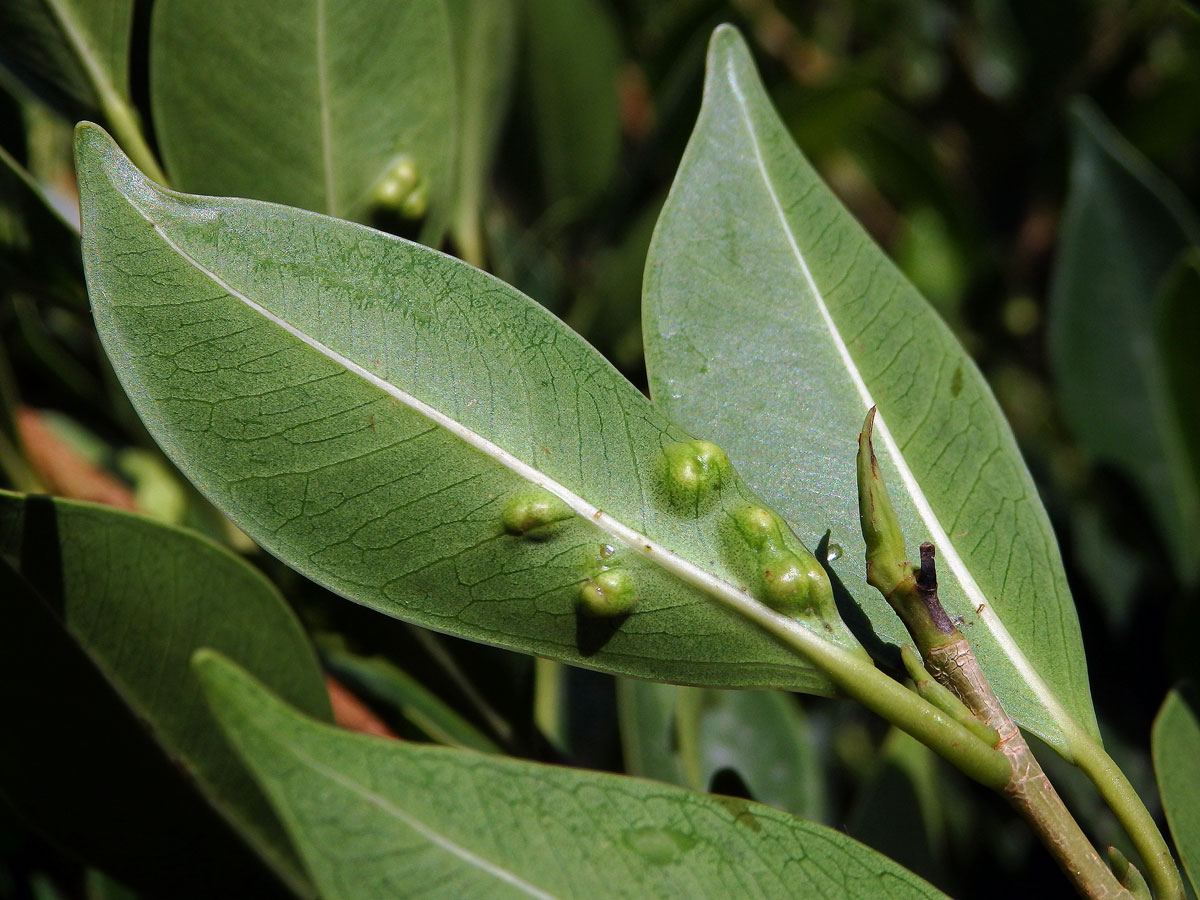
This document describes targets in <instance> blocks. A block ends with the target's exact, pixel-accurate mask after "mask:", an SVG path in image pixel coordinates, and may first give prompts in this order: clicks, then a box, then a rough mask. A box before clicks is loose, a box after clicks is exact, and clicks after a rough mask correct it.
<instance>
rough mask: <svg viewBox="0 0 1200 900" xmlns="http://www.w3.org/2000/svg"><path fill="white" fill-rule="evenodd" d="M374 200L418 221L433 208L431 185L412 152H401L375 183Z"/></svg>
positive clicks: (377, 206)
mask: <svg viewBox="0 0 1200 900" xmlns="http://www.w3.org/2000/svg"><path fill="white" fill-rule="evenodd" d="M371 204H372V206H374V207H375V208H376V209H380V210H385V211H387V212H392V213H396V214H397V215H398V216H400V217H401V218H403V219H411V220H413V221H416V220H417V219H420V218H422V217H423V216H424V215H425V213H426V211H427V210H428V209H429V187H428V185H426V184H425V181H424V179H423V178H421V173H420V171H419V170H418V169H417V164H416V163H415V162H413V159H412V157H411V156H401V157H399V158H398V159H397V160H396V162H395V163H393V164H392V167H391V168H390V169H389V170H388V172H387V174H386V175H384V176H383V178H382V179H380V181H379V183H378V184H376V185H375V190H374V191H372V193H371Z"/></svg>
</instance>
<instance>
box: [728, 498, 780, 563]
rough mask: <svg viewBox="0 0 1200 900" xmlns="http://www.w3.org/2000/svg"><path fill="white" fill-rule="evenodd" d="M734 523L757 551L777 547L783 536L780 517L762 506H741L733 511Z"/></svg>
mask: <svg viewBox="0 0 1200 900" xmlns="http://www.w3.org/2000/svg"><path fill="white" fill-rule="evenodd" d="M733 524H734V527H735V528H737V530H738V534H740V535H741V536H742V539H743V540H744V541H745V542H746V543H747V544H749V545H750V549H751V550H753V551H755V552H756V553H759V552H762V551H766V550H771V549H777V548H778V546H779V543H780V541H781V540H782V537H783V535H782V532H781V531H780V524H779V518H778V517H777V516H776V515H775V513H773V512H771V511H770V510H769V509H763V508H762V507H761V506H739V507H738V508H737V509H735V510H734V511H733Z"/></svg>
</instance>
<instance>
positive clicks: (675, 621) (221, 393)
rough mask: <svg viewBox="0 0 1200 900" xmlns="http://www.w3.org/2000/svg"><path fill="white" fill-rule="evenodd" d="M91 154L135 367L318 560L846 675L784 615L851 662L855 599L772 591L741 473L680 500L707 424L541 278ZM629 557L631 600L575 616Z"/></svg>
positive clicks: (114, 349)
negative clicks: (799, 602) (815, 664)
mask: <svg viewBox="0 0 1200 900" xmlns="http://www.w3.org/2000/svg"><path fill="white" fill-rule="evenodd" d="M77 155H78V165H77V169H78V172H79V180H80V185H81V194H82V201H83V211H84V212H83V221H84V239H83V242H84V259H85V265H86V268H87V272H88V284H89V290H90V292H91V296H92V302H93V313H94V315H95V319H96V323H97V327H98V329H99V332H100V335H101V338H102V340H103V342H104V344H105V349H106V351H107V353H108V355H109V357H110V358H111V359H112V361H113V365H114V367H115V369H116V372H117V374H118V377H119V378H120V380H121V382H122V384H123V385H124V387H125V390H126V391H127V392H128V393H129V395H130V397H131V399H132V401H133V403H134V405H135V406H136V407H137V409H138V411H139V413H140V415H141V417H142V419H143V421H144V422H145V423H146V426H147V428H148V429H149V430H150V432H151V434H152V435H153V436H154V438H155V440H157V441H158V442H159V444H160V445H161V446H162V447H163V449H164V450H165V451H166V453H167V455H168V456H169V457H170V458H171V459H172V460H173V461H174V462H175V463H176V465H178V466H179V467H180V468H181V469H182V470H183V472H184V474H186V475H187V476H188V477H189V478H190V479H191V480H192V481H193V482H194V483H195V484H196V485H197V487H199V488H200V490H201V491H203V492H204V493H205V494H206V495H207V496H208V497H209V498H210V499H211V500H212V501H213V502H214V503H215V504H216V505H217V506H218V507H219V508H220V509H222V510H223V511H224V512H225V513H226V514H227V515H229V516H230V518H232V519H233V521H234V522H236V523H237V524H238V525H239V526H240V527H241V528H242V529H243V530H245V531H246V533H247V534H249V535H251V536H252V537H253V538H255V539H256V540H257V541H258V542H259V543H261V544H262V546H264V547H265V548H266V549H267V550H269V551H270V552H272V553H274V554H275V555H276V556H278V557H280V558H281V559H283V560H284V561H285V562H287V563H288V564H289V565H291V566H293V567H294V568H296V569H297V570H299V571H300V572H301V573H302V574H304V575H306V576H308V577H309V578H312V579H313V580H315V581H317V582H318V583H320V584H322V585H324V586H326V587H328V588H330V589H331V590H334V591H336V592H338V593H340V594H342V595H343V596H346V597H349V598H350V599H352V600H355V601H357V602H359V603H362V604H365V605H367V606H370V607H373V608H375V609H378V610H381V611H383V612H385V613H388V614H389V615H393V616H396V617H397V618H402V619H405V620H407V621H412V622H416V623H418V624H421V625H425V626H427V627H431V628H434V629H437V630H440V631H446V632H450V633H453V634H456V635H459V636H462V637H467V638H470V639H473V640H478V641H483V642H486V643H492V644H497V645H500V646H504V647H510V648H513V649H518V650H522V651H525V652H531V653H536V654H538V655H541V656H547V657H552V658H557V659H562V660H565V661H567V662H572V663H576V664H580V665H585V666H591V667H594V668H598V669H602V670H605V671H610V672H616V673H620V674H630V675H638V676H641V677H647V678H655V679H661V680H677V681H681V682H685V683H698V684H715V685H726V686H772V687H773V686H785V687H791V688H795V689H799V690H808V691H826V690H828V687H829V683H828V682H827V681H826V679H825V678H824V677H823V676H821V675H819V674H818V673H817V672H816V671H815V670H814V669H813V668H812V667H811V666H810V665H809V664H808V663H807V662H806V661H804V660H802V659H800V658H799V657H798V656H797V655H796V654H794V653H790V652H788V651H787V650H785V649H784V647H783V646H781V644H780V643H777V642H776V641H775V640H772V639H771V638H769V637H768V636H767V633H774V634H775V635H776V636H777V638H778V640H779V641H790V642H792V643H793V644H794V643H795V642H797V641H800V642H807V643H806V646H808V647H812V648H813V651H812V652H819V653H827V654H834V655H836V656H837V658H838V659H841V660H846V659H850V658H851V657H850V653H851V652H854V648H855V647H856V645H855V642H854V640H853V638H851V637H850V636H849V635H848V633H847V632H845V630H844V626H843V625H842V623H841V621H840V619H837V618H836V616H835V615H830V614H829V613H828V612H826V613H824V614H822V615H816V616H812V617H807V618H803V619H800V620H793V619H787V618H784V617H782V616H780V615H778V614H776V613H773V612H772V611H771V610H769V609H768V608H767V607H766V606H764V605H763V604H761V603H759V602H757V601H755V600H754V599H752V596H751V595H750V590H751V588H753V589H754V591H755V593H756V594H758V593H760V592H761V588H760V585H759V583H758V582H759V581H760V580H761V572H756V571H752V570H750V569H748V568H747V566H746V564H745V560H744V556H743V555H740V554H739V552H737V548H739V547H743V546H745V543H744V542H745V539H744V538H742V537H741V536H740V535H738V534H737V533H736V529H734V527H733V526H732V524H731V519H732V517H731V515H730V513H731V511H732V510H733V509H735V508H741V507H742V506H743V505H744V504H747V503H757V502H759V501H758V500H757V498H756V497H755V496H754V495H753V494H751V493H749V491H748V490H747V489H746V488H745V487H744V486H743V485H742V483H741V482H740V481H738V480H737V478H736V477H735V476H734V475H732V474H730V475H729V476H728V477H727V478H723V479H721V480H720V483H719V486H717V487H713V488H711V490H709V491H708V492H707V493H705V494H704V495H703V496H701V494H700V493H699V492H698V489H697V493H696V494H695V495H694V497H693V500H694V503H692V504H690V505H689V504H686V503H683V502H682V501H683V499H684V494H686V492H684V494H680V493H679V491H675V492H674V493H672V488H671V482H669V481H668V475H667V471H666V469H667V466H666V459H665V452H664V451H665V448H666V447H668V446H670V445H671V444H672V442H679V441H686V440H687V439H688V438H689V435H688V434H687V433H686V432H683V431H681V430H680V429H678V428H676V427H674V426H673V425H671V424H670V423H668V422H667V421H666V420H665V419H664V418H663V417H662V415H661V414H660V413H659V412H657V411H656V410H655V409H654V407H653V406H652V405H651V404H650V402H649V401H648V400H647V399H646V398H645V397H644V396H643V395H642V394H641V393H640V392H639V391H638V390H637V389H636V388H634V387H633V385H631V384H630V383H629V382H627V381H626V380H624V379H623V378H622V377H621V376H620V375H619V374H618V373H617V372H616V371H615V370H614V369H613V368H612V366H611V365H610V364H609V363H608V362H607V361H606V360H604V358H603V357H602V356H600V354H599V353H597V352H596V351H595V350H594V349H593V348H591V347H589V346H588V345H587V344H585V343H584V342H583V341H582V340H580V339H579V337H578V336H577V335H575V334H574V333H572V332H571V331H570V330H569V329H567V328H566V327H565V326H564V325H563V324H562V323H561V322H559V321H558V320H557V319H555V318H554V317H553V316H552V315H551V314H550V313H549V312H547V311H546V310H545V309H543V308H542V307H540V306H539V305H538V304H536V303H534V302H533V301H532V300H530V299H529V298H527V297H525V296H523V295H521V294H520V293H518V292H517V291H515V290H514V289H512V288H510V287H509V286H507V285H505V284H503V283H501V282H499V281H497V280H496V279H494V278H492V277H491V276H489V275H487V274H485V273H483V272H480V271H479V270H477V269H474V268H472V267H470V266H468V265H466V264H464V263H462V262H460V261H458V260H456V259H453V258H451V257H447V256H444V255H442V254H440V253H437V252H435V251H432V250H429V249H428V248H425V247H421V246H419V245H416V244H411V243H409V242H406V241H402V240H400V239H398V238H394V237H391V236H389V235H385V234H382V233H379V232H376V231H372V230H370V229H366V228H363V227H361V226H357V225H353V224H350V223H347V222H340V221H336V220H333V219H330V218H327V217H323V216H318V215H314V214H311V213H305V212H302V211H300V210H293V209H287V208H283V207H278V206H274V205H269V204H262V203H256V202H253V201H244V200H221V199H211V198H198V197H190V196H186V195H181V194H176V193H173V192H169V191H164V190H162V189H160V188H158V187H156V186H155V185H153V184H151V183H150V182H148V181H147V180H146V179H145V178H144V177H143V176H142V175H141V174H140V173H139V172H138V171H137V170H136V169H134V168H133V166H132V165H131V164H130V163H129V161H128V159H126V158H125V157H124V156H123V155H122V154H121V152H120V151H119V150H118V149H117V148H116V146H115V145H114V144H113V143H112V141H111V140H110V139H109V138H108V136H107V135H105V134H104V132H103V131H101V130H100V129H98V128H96V127H94V126H82V127H81V128H80V130H79V135H78V139H77ZM535 486H536V487H535ZM539 491H544V493H539ZM681 504H682V505H681ZM541 515H544V516H545V521H546V524H544V525H541V526H538V527H535V526H536V525H537V520H538V517H539V516H541ZM522 523H524V524H522ZM527 530H528V531H529V533H525V532H526V531H527ZM751 565H752V564H751ZM593 579H595V580H593ZM613 579H617V580H620V581H621V582H622V586H621V590H620V591H619V593H620V594H621V595H622V597H623V598H624V599H632V600H633V602H634V608H633V610H632V613H631V614H630V615H628V616H627V617H626V616H624V615H614V616H612V617H591V616H588V615H584V614H582V613H581V612H580V608H581V607H583V606H585V601H594V600H596V599H597V593H598V589H599V588H600V587H601V581H602V580H607V581H612V580H613ZM611 587H612V585H610V588H611ZM600 593H602V592H600ZM751 623H754V624H751ZM760 629H761V630H760ZM809 629H811V630H809ZM834 641H837V642H838V643H836V644H835V643H833V642H834ZM845 648H849V649H845ZM806 652H809V651H806ZM853 659H855V660H856V661H858V660H859V659H860V657H858V656H854V657H853Z"/></svg>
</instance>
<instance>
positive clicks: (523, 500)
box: [500, 488, 574, 538]
mask: <svg viewBox="0 0 1200 900" xmlns="http://www.w3.org/2000/svg"><path fill="white" fill-rule="evenodd" d="M572 515H574V514H573V513H572V512H571V508H570V507H569V506H567V504H565V503H564V502H563V501H562V500H560V499H559V498H558V497H556V496H554V495H553V494H551V493H550V492H549V491H544V490H542V489H541V488H532V489H530V490H525V491H521V492H520V493H518V494H516V495H515V496H513V497H512V498H511V499H509V501H508V502H507V503H506V504H505V505H504V512H503V513H502V514H501V516H500V524H501V525H502V526H503V527H504V530H505V531H506V532H508V533H509V534H514V535H525V536H527V537H530V538H539V537H546V536H548V535H546V534H545V533H544V532H541V531H539V529H542V528H545V526H547V525H553V524H554V523H555V522H561V521H562V520H564V519H569V518H571V516H572Z"/></svg>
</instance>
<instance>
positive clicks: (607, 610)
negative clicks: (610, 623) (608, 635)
mask: <svg viewBox="0 0 1200 900" xmlns="http://www.w3.org/2000/svg"><path fill="white" fill-rule="evenodd" d="M636 602H637V592H636V591H635V589H634V584H633V578H632V576H630V575H629V573H628V572H626V571H625V570H624V569H609V570H607V571H605V572H601V573H600V574H599V575H597V576H596V577H595V578H589V579H588V580H587V581H585V582H584V583H583V584H582V585H581V586H580V588H579V611H580V612H581V613H583V614H584V615H585V616H592V617H595V618H612V617H614V616H623V615H625V614H627V613H629V612H630V611H631V610H632V609H633V606H634V604H635V603H636Z"/></svg>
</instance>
